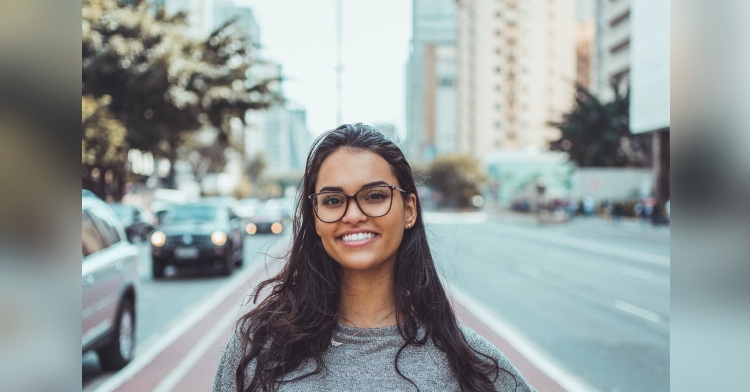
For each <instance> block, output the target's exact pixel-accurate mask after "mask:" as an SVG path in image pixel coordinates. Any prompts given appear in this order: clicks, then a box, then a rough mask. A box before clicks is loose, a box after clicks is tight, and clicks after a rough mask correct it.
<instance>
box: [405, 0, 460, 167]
mask: <svg viewBox="0 0 750 392" xmlns="http://www.w3.org/2000/svg"><path fill="white" fill-rule="evenodd" d="M412 19H413V20H412V40H411V49H410V53H409V62H408V64H407V69H406V73H407V77H406V83H407V85H406V94H407V99H406V124H407V125H406V127H407V132H406V133H407V142H406V145H407V148H406V154H407V156H409V158H410V159H413V160H415V161H422V162H427V161H430V160H432V159H433V158H434V157H435V156H436V155H437V154H447V153H452V152H454V151H455V149H456V132H457V129H458V122H457V109H456V72H457V69H456V65H457V59H456V50H455V44H456V1H455V0H413V1H412Z"/></svg>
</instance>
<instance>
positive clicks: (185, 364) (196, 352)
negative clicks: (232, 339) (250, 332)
mask: <svg viewBox="0 0 750 392" xmlns="http://www.w3.org/2000/svg"><path fill="white" fill-rule="evenodd" d="M236 320H237V309H235V308H232V310H231V311H229V312H227V314H225V315H224V317H222V318H221V320H219V322H218V323H216V325H215V326H214V327H213V328H212V329H211V330H210V331H209V332H208V334H206V336H205V337H203V338H202V339H201V340H200V342H198V344H196V345H195V346H194V347H193V349H192V350H190V352H188V353H187V355H185V357H184V358H183V359H182V360H181V361H180V363H178V364H177V366H175V367H174V368H172V371H170V372H169V374H167V376H166V377H164V379H162V380H161V382H160V383H159V385H157V386H156V388H154V389H153V391H152V392H169V391H172V390H173V389H174V387H176V386H177V384H178V383H179V382H180V381H181V380H182V378H183V377H185V375H186V374H187V373H188V371H190V369H192V368H193V366H195V364H196V363H197V362H198V361H199V360H200V359H201V358H202V357H203V355H204V354H205V353H206V351H208V349H209V348H211V346H212V345H213V344H214V342H216V340H218V339H219V338H221V337H223V336H224V333H225V332H227V331H228V330H229V329H230V328H231V325H232V324H233V323H234V321H236Z"/></svg>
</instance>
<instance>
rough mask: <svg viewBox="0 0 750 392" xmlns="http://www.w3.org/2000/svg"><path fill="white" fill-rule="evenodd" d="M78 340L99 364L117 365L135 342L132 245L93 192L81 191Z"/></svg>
mask: <svg viewBox="0 0 750 392" xmlns="http://www.w3.org/2000/svg"><path fill="white" fill-rule="evenodd" d="M81 210H82V216H83V218H82V234H81V237H82V251H83V262H82V266H81V279H82V300H83V301H82V302H83V304H82V305H83V306H82V312H83V315H82V335H83V336H82V346H83V353H86V352H88V351H96V352H97V353H98V355H99V362H100V364H101V367H102V369H104V370H118V369H121V368H123V367H124V366H125V365H127V364H128V363H129V362H130V361H131V359H132V358H133V352H134V348H135V322H136V292H137V289H136V287H137V284H136V283H137V277H138V274H137V268H138V247H137V246H135V245H133V244H131V243H130V242H128V240H127V237H126V234H125V228H124V227H123V225H122V223H121V222H120V221H119V220H118V219H117V217H116V216H115V214H114V212H113V211H112V209H111V208H110V207H109V206H107V204H106V203H105V202H103V201H102V200H101V199H99V198H95V197H90V196H86V195H83V196H82V198H81Z"/></svg>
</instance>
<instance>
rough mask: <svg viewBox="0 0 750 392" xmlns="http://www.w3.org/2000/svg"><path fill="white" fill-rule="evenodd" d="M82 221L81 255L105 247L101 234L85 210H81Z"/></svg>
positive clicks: (84, 255) (86, 254)
mask: <svg viewBox="0 0 750 392" xmlns="http://www.w3.org/2000/svg"><path fill="white" fill-rule="evenodd" d="M81 223H82V235H81V239H82V242H83V257H86V256H88V255H90V254H93V253H96V252H98V251H100V250H102V249H104V248H105V246H104V243H105V241H104V239H103V237H102V234H101V233H100V232H99V228H98V227H97V226H96V224H95V223H94V221H93V220H92V219H91V216H90V215H89V213H88V212H87V211H83V219H82V220H81Z"/></svg>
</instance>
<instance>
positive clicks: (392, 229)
mask: <svg viewBox="0 0 750 392" xmlns="http://www.w3.org/2000/svg"><path fill="white" fill-rule="evenodd" d="M380 181H383V182H385V183H387V184H389V185H395V186H397V187H401V185H400V184H399V183H398V181H397V180H396V176H394V175H393V172H392V171H391V168H390V166H389V165H388V162H386V161H385V159H383V158H382V157H380V155H378V154H375V153H373V152H370V151H367V150H358V149H357V150H353V149H346V148H340V149H338V150H337V151H335V152H334V153H332V154H331V155H329V156H328V157H327V158H326V159H325V160H324V161H323V163H322V165H321V166H320V171H319V172H318V179H317V182H316V183H315V192H316V193H317V192H320V191H321V190H324V188H325V190H329V189H331V188H333V189H335V190H337V191H341V192H343V193H345V194H346V195H349V196H351V195H354V194H355V193H356V192H357V191H359V190H360V189H362V188H363V187H365V186H366V185H367V184H372V183H375V182H380ZM415 221H416V196H414V195H409V197H408V198H407V197H406V196H405V195H404V194H403V193H402V192H399V191H398V190H394V191H393V200H392V204H391V209H390V211H389V212H388V213H387V214H386V215H384V216H381V217H378V218H371V217H368V216H367V215H365V214H364V213H363V212H362V211H361V210H360V209H359V207H358V206H357V203H356V202H355V201H354V200H351V201H350V202H349V205H348V207H346V212H345V214H344V216H343V218H341V219H340V220H338V221H336V222H333V223H325V222H322V221H321V220H320V219H318V217H317V215H316V217H315V230H316V231H317V233H318V235H319V236H320V238H321V240H322V242H323V247H324V248H325V250H326V252H327V253H328V254H329V255H330V256H331V257H332V258H333V259H334V260H336V261H337V262H338V263H339V264H340V265H341V267H342V268H343V269H344V270H349V271H361V272H365V271H373V270H378V269H383V268H385V269H388V268H390V267H391V266H392V265H393V262H394V261H395V259H396V251H397V250H398V247H399V245H400V244H401V239H402V238H403V235H404V230H405V229H406V225H407V224H408V225H409V226H410V227H411V226H413V225H414V222H415ZM358 233H362V234H363V235H362V236H351V235H352V234H358ZM357 237H359V238H360V239H357Z"/></svg>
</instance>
